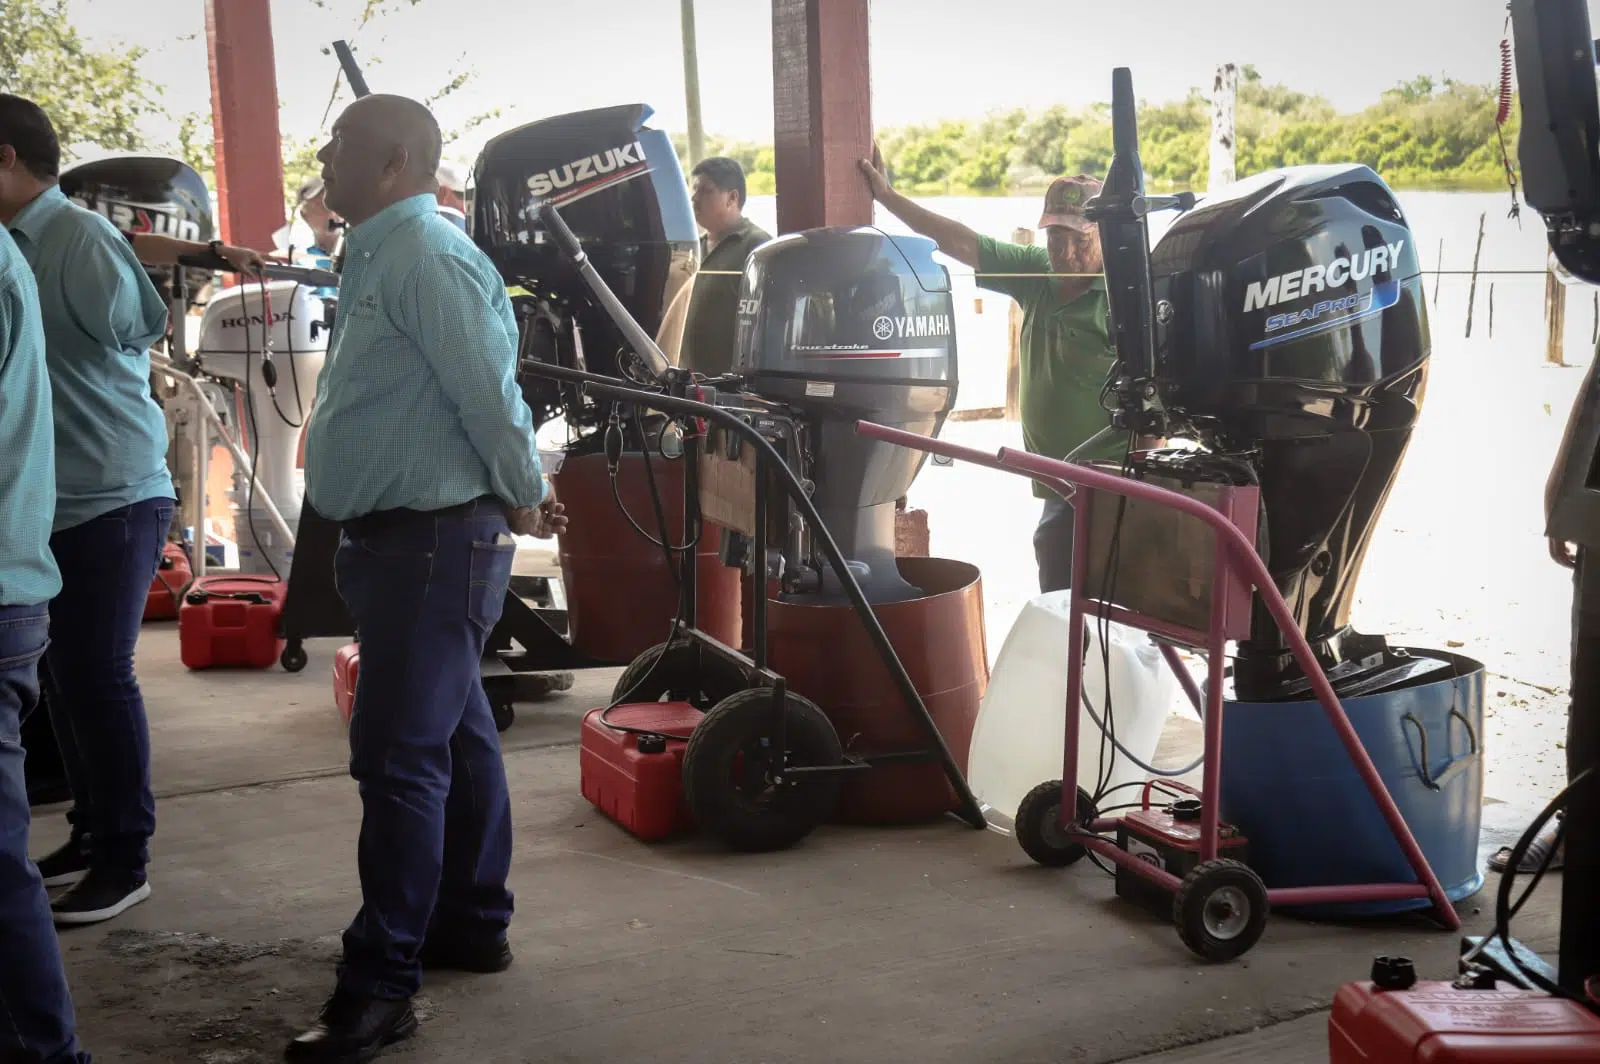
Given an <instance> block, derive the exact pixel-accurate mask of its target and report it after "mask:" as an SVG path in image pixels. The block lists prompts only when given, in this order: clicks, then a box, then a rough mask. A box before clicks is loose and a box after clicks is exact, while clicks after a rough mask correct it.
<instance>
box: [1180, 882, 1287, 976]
mask: <svg viewBox="0 0 1600 1064" xmlns="http://www.w3.org/2000/svg"><path fill="white" fill-rule="evenodd" d="M1269 908H1270V906H1269V905H1268V903H1267V887H1266V884H1264V883H1262V882H1261V877H1260V876H1258V875H1256V873H1255V871H1254V870H1252V869H1251V868H1250V867H1249V866H1248V865H1244V864H1241V863H1240V862H1238V861H1229V860H1217V861H1207V862H1206V863H1204V864H1202V865H1199V866H1197V867H1196V868H1195V869H1194V870H1193V871H1191V872H1190V873H1189V874H1188V875H1187V876H1185V877H1184V879H1183V885H1182V886H1180V887H1179V888H1178V893H1177V894H1176V895H1175V896H1174V897H1173V899H1172V920H1173V923H1175V924H1177V925H1178V937H1179V938H1181V939H1183V944H1184V945H1185V946H1188V947H1189V949H1190V950H1192V951H1193V952H1194V953H1195V955H1196V956H1198V957H1200V958H1201V959H1203V960H1207V961H1211V962H1213V963H1220V962H1222V961H1231V960H1234V959H1236V958H1238V957H1242V956H1244V955H1245V954H1246V953H1248V952H1250V949H1251V947H1252V946H1254V945H1255V944H1256V943H1257V942H1259V941H1260V940H1261V933H1262V932H1263V931H1265V930H1266V927H1267V911H1268V909H1269Z"/></svg>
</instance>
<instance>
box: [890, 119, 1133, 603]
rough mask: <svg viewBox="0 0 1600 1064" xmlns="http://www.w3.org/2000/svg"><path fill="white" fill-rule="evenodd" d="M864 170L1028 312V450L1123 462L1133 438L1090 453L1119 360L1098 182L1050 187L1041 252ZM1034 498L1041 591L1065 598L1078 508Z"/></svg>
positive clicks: (981, 277) (926, 230) (982, 278)
mask: <svg viewBox="0 0 1600 1064" xmlns="http://www.w3.org/2000/svg"><path fill="white" fill-rule="evenodd" d="M861 172H862V173H863V174H864V175H865V176H866V179H867V184H868V185H869V186H870V187H871V188H872V195H873V198H875V199H876V200H877V201H878V202H879V203H882V204H883V205H884V207H885V208H887V209H888V210H889V212H890V213H891V214H893V215H894V216H895V217H896V218H899V219H900V220H901V221H902V222H904V223H905V224H906V225H908V226H910V227H911V228H912V229H913V230H915V231H916V232H918V233H921V234H922V235H923V236H926V237H928V238H930V239H932V240H933V241H935V242H936V243H937V244H938V245H939V250H940V251H942V252H944V253H945V254H946V255H948V256H950V257H951V258H953V259H955V260H956V261H957V262H960V263H962V264H964V265H967V266H970V267H972V268H973V269H974V270H976V271H977V275H978V277H977V280H978V287H980V288H986V289H988V290H989V291H991V292H1000V293H1003V294H1004V295H1008V296H1010V297H1011V298H1012V299H1015V300H1016V301H1017V303H1018V304H1020V305H1021V307H1022V365H1021V371H1022V373H1021V385H1022V387H1021V392H1022V395H1021V401H1022V440H1023V444H1024V446H1026V447H1027V449H1028V450H1029V451H1032V452H1033V453H1034V454H1041V455H1044V456H1046V457H1048V458H1066V457H1068V456H1069V455H1074V457H1076V458H1121V457H1122V455H1123V453H1125V452H1126V450H1127V439H1126V437H1122V438H1120V439H1119V438H1117V437H1116V436H1114V435H1113V434H1110V433H1107V435H1106V438H1105V439H1104V440H1103V441H1100V442H1097V443H1096V444H1095V445H1094V446H1093V447H1090V448H1084V445H1085V444H1086V443H1088V442H1089V441H1090V440H1091V439H1093V438H1094V437H1095V435H1096V434H1097V433H1100V432H1101V430H1103V429H1105V428H1107V426H1108V425H1109V424H1110V415H1109V414H1107V412H1106V411H1105V410H1104V409H1103V408H1102V407H1101V405H1100V390H1101V388H1102V387H1103V386H1104V384H1105V381H1106V375H1107V374H1108V373H1109V372H1110V370H1111V364H1112V362H1113V360H1114V358H1115V355H1114V354H1113V350H1112V346H1111V339H1110V336H1109V335H1108V333H1107V329H1106V286H1105V280H1104V278H1102V277H1100V276H1099V274H1100V272H1101V270H1102V269H1103V268H1104V264H1103V261H1102V259H1101V257H1100V234H1099V230H1098V229H1097V228H1096V227H1095V225H1094V223H1092V222H1090V221H1089V219H1088V218H1086V217H1085V216H1084V213H1083V208H1084V204H1085V203H1086V202H1087V201H1088V200H1089V199H1090V198H1092V197H1093V196H1096V195H1098V194H1099V192H1100V182H1099V181H1098V180H1096V179H1095V178H1093V177H1089V176H1088V175H1086V174H1080V175H1078V176H1077V177H1062V178H1057V179H1056V180H1055V181H1053V182H1052V183H1051V185H1050V188H1049V190H1048V191H1047V192H1046V193H1045V197H1044V214H1043V216H1042V217H1041V218H1040V219H1039V228H1041V229H1043V230H1044V231H1045V236H1046V245H1045V247H1042V248H1041V247H1033V246H1027V245H1022V244H1008V243H1005V242H1004V241H1000V240H996V239H994V238H993V237H988V236H980V235H978V234H977V233H976V232H974V231H973V230H971V229H969V228H968V227H967V226H965V225H963V224H961V223H960V222H958V221H956V220H955V219H953V218H946V217H944V216H943V215H939V214H935V213H934V212H933V211H930V210H928V209H927V208H926V207H921V206H918V205H917V204H915V203H913V202H912V201H911V200H909V199H907V198H906V197H905V196H903V195H901V194H900V193H898V192H896V191H895V190H894V189H893V188H892V187H891V186H890V184H889V180H888V178H887V177H886V176H885V170H884V165H883V157H882V155H881V154H880V153H879V152H878V151H877V150H876V149H874V150H873V158H872V160H871V161H870V162H869V161H867V160H865V159H863V160H862V161H861ZM1080 449H1081V451H1080ZM1075 452H1080V453H1076V454H1075ZM1034 494H1035V495H1036V496H1038V497H1039V498H1042V499H1044V512H1043V514H1042V515H1041V516H1040V519H1039V527H1038V528H1037V529H1036V530H1035V531H1034V534H1033V549H1034V554H1035V556H1036V558H1037V561H1038V563H1039V590H1040V591H1060V590H1063V589H1065V588H1066V587H1068V586H1069V585H1070V584H1071V583H1072V508H1071V507H1070V506H1068V505H1067V504H1066V502H1065V501H1064V500H1062V499H1061V497H1060V496H1058V495H1056V493H1055V492H1053V491H1050V490H1049V489H1048V488H1044V487H1041V486H1038V485H1035V487H1034Z"/></svg>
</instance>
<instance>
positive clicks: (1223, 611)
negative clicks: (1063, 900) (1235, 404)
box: [856, 421, 1461, 931]
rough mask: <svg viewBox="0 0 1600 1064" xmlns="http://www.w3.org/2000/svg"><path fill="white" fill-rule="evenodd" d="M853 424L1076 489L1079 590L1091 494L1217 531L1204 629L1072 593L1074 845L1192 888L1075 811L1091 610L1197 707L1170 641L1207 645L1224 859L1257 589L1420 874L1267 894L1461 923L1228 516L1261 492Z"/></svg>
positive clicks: (1205, 840) (1211, 848)
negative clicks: (1239, 651)
mask: <svg viewBox="0 0 1600 1064" xmlns="http://www.w3.org/2000/svg"><path fill="white" fill-rule="evenodd" d="M856 431H857V432H858V433H859V434H861V435H863V436H866V437H868V438H870V439H875V440H882V441H885V442H888V443H896V444H899V445H901V446H903V447H908V448H911V449H912V450H919V451H926V452H928V453H930V454H937V455H942V456H945V457H949V458H958V459H961V460H962V461H966V462H971V463H973V464H975V465H980V466H985V467H987V468H990V469H998V470H1001V471H1003V472H1007V473H1012V474H1015V475H1018V476H1025V477H1028V478H1030V479H1032V480H1034V481H1037V482H1039V483H1041V484H1044V485H1045V486H1047V487H1049V488H1051V489H1052V490H1054V491H1056V492H1057V493H1058V494H1060V495H1061V496H1062V497H1063V498H1071V497H1073V496H1076V498H1077V504H1076V505H1075V506H1074V507H1073V512H1074V530H1075V533H1076V536H1075V540H1074V544H1073V563H1072V572H1073V587H1074V588H1075V589H1076V588H1081V587H1083V580H1084V577H1085V574H1086V572H1087V569H1088V551H1087V549H1086V548H1087V544H1088V536H1089V514H1090V510H1091V507H1092V498H1093V495H1095V494H1100V495H1104V496H1106V497H1109V498H1113V499H1114V498H1116V497H1121V498H1124V499H1128V500H1136V501H1139V502H1142V503H1148V504H1152V505H1155V506H1160V507H1167V508H1170V509H1172V510H1177V511H1180V512H1181V513H1183V514H1187V515H1189V516H1190V517H1193V518H1195V519H1197V520H1199V521H1201V522H1204V523H1205V524H1206V525H1207V526H1209V527H1210V528H1211V529H1212V530H1213V531H1214V533H1215V544H1216V546H1215V561H1214V564H1215V574H1216V575H1215V579H1214V583H1213V586H1212V594H1211V617H1210V624H1209V627H1208V629H1206V630H1199V629H1193V628H1186V627H1182V626H1179V625H1174V624H1172V623H1169V622H1167V621H1163V620H1161V619H1160V618H1156V617H1151V616H1147V615H1144V614H1141V613H1138V612H1136V611H1134V610H1130V609H1127V608H1124V607H1123V606H1121V605H1119V604H1118V603H1116V602H1111V601H1100V600H1097V599H1094V598H1092V597H1090V596H1089V595H1088V594H1074V595H1073V596H1072V606H1071V634H1070V637H1069V641H1068V648H1067V653H1068V655H1069V662H1068V672H1067V696H1066V699H1067V703H1066V704H1067V713H1066V731H1065V736H1064V750H1063V755H1064V757H1063V769H1062V777H1063V784H1062V795H1063V798H1062V801H1061V803H1060V810H1061V812H1060V827H1061V829H1062V831H1063V832H1065V833H1066V834H1068V835H1070V836H1071V837H1072V838H1073V841H1074V842H1075V843H1077V844H1081V845H1082V846H1083V847H1085V848H1087V849H1088V850H1090V851H1092V852H1094V853H1097V854H1100V855H1101V856H1103V857H1105V858H1107V859H1108V860H1111V861H1113V862H1115V863H1116V865H1117V866H1118V867H1119V868H1125V869H1127V870H1128V871H1129V872H1131V873H1134V874H1137V875H1139V876H1142V877H1144V878H1145V879H1147V880H1149V881H1150V882H1152V883H1154V884H1156V885H1158V886H1160V887H1162V888H1164V889H1166V890H1168V891H1173V892H1178V891H1179V890H1180V889H1181V888H1182V887H1183V885H1184V881H1183V880H1180V879H1179V878H1178V877H1176V876H1174V875H1172V874H1170V873H1168V872H1167V871H1166V870H1165V869H1163V868H1160V867H1157V866H1155V865H1152V864H1150V863H1148V862H1146V861H1143V860H1140V859H1139V858H1137V857H1135V856H1133V855H1132V854H1130V853H1128V851H1127V850H1125V849H1123V848H1122V847H1121V846H1119V845H1118V844H1117V843H1115V842H1114V841H1111V840H1109V839H1105V838H1102V837H1100V835H1101V833H1104V832H1110V831H1115V830H1116V828H1117V827H1118V825H1119V823H1120V822H1121V818H1120V817H1097V818H1096V819H1094V820H1093V821H1092V822H1090V823H1087V824H1084V823H1078V822H1076V821H1077V817H1076V815H1075V814H1074V811H1073V810H1072V809H1071V808H1069V807H1070V806H1071V805H1072V801H1071V797H1072V796H1076V795H1077V793H1078V744H1079V732H1080V730H1081V726H1082V714H1081V712H1077V711H1076V709H1077V707H1078V705H1079V703H1080V701H1081V699H1082V692H1083V657H1084V619H1085V617H1086V616H1091V615H1092V616H1095V617H1104V618H1107V619H1109V620H1113V621H1116V622H1118V623H1119V624H1123V625H1127V626H1129V627H1132V628H1137V629H1140V630H1143V631H1146V632H1149V633H1151V634H1153V635H1156V636H1158V637H1160V639H1161V640H1163V641H1164V642H1163V645H1162V648H1161V649H1162V654H1163V656H1164V658H1165V659H1166V661H1167V664H1168V665H1169V666H1170V667H1171V668H1172V669H1173V671H1174V672H1176V673H1177V676H1178V679H1179V681H1180V682H1181V683H1182V685H1183V688H1184V691H1185V692H1186V693H1187V694H1188V696H1189V698H1190V700H1191V701H1193V702H1194V704H1195V707H1196V709H1199V708H1200V706H1201V692H1200V691H1199V689H1198V688H1197V686H1196V684H1195V682H1194V679H1193V677H1192V676H1190V675H1189V672H1188V670H1187V669H1186V668H1184V667H1183V664H1182V662H1181V661H1180V660H1179V659H1178V655H1177V652H1176V651H1175V650H1174V649H1173V645H1174V644H1175V645H1180V646H1186V647H1190V648H1193V649H1195V650H1197V651H1200V652H1202V653H1203V654H1204V656H1205V658H1206V662H1207V670H1208V687H1207V690H1206V692H1205V698H1204V702H1205V709H1204V713H1203V716H1204V720H1205V762H1204V769H1203V773H1204V775H1203V780H1204V782H1203V784H1202V787H1201V802H1202V808H1201V828H1200V860H1201V862H1202V864H1205V863H1207V862H1212V861H1215V860H1216V859H1217V857H1218V851H1219V838H1218V827H1219V824H1220V806H1221V801H1220V797H1219V795H1220V793H1221V792H1220V787H1221V780H1222V701H1223V699H1222V689H1223V669H1224V664H1225V654H1226V646H1227V642H1228V639H1229V638H1230V632H1237V631H1238V630H1239V626H1240V624H1241V622H1242V624H1243V625H1244V630H1245V631H1248V624H1249V613H1250V605H1251V594H1250V593H1251V591H1252V590H1253V591H1254V592H1256V593H1258V594H1260V596H1261V600H1262V602H1263V603H1264V604H1265V605H1266V607H1267V610H1268V612H1270V613H1271V615H1272V618H1273V620H1274V621H1276V622H1277V625H1278V627H1279V629H1280V630H1281V631H1282V632H1283V634H1284V637H1285V638H1286V639H1287V640H1288V643H1289V647H1290V650H1291V651H1292V652H1293V654H1294V657H1295V661H1296V662H1297V663H1298V664H1299V666H1300V668H1301V669H1302V670H1304V672H1305V675H1306V677H1307V678H1308V679H1309V680H1310V682H1311V689H1312V691H1313V693H1314V694H1315V695H1316V698H1317V701H1319V702H1320V703H1322V707H1323V709H1324V710H1325V711H1326V712H1327V716H1328V722H1329V723H1330V724H1332V725H1333V728H1334V731H1335V732H1336V733H1337V734H1338V736H1339V740H1340V742H1341V743H1343V744H1344V748H1345V751H1346V752H1347V753H1348V754H1349V756H1350V760H1351V762H1352V763H1354V765H1355V767H1356V770H1357V772H1359V773H1360V775H1361V778H1362V780H1363V781H1364V782H1365V783H1366V786H1367V790H1368V791H1369V792H1370V793H1371V795H1372V798H1373V801H1375V802H1376V803H1377V804H1378V808H1379V810H1380V811H1381V812H1382V814H1383V817H1384V820H1385V821H1386V822H1387V823H1388V825H1389V829H1390V830H1391V831H1392V832H1393V833H1394V838H1395V841H1396V842H1398V843H1399V844H1400V848H1401V849H1402V850H1403V851H1404V853H1405V856H1406V860H1407V862H1408V863H1409V864H1410V866H1411V868H1412V870H1413V871H1414V872H1415V873H1416V877H1417V881H1416V882H1415V883H1362V884H1348V885H1341V886H1318V887H1289V888H1278V889H1269V890H1267V891H1266V892H1265V893H1266V900H1267V902H1268V904H1269V905H1271V906H1297V905H1313V904H1329V903H1341V902H1375V901H1400V900H1410V899H1414V898H1428V899H1429V900H1430V901H1431V902H1432V903H1433V909H1432V912H1433V914H1434V916H1435V918H1436V919H1437V920H1438V921H1439V923H1441V924H1443V925H1444V927H1445V928H1447V929H1448V930H1451V931H1456V930H1459V928H1460V927H1461V920H1460V917H1459V916H1458V915H1457V914H1456V911H1455V907H1454V906H1453V905H1452V904H1451V902H1450V899H1449V898H1448V897H1447V896H1446V895H1445V892H1444V888H1443V887H1442V886H1441V885H1440V883H1439V879H1438V877H1437V876H1436V875H1435V874H1434V872H1433V869H1432V868H1431V867H1430V866H1429V864H1428V860H1427V858H1426V857H1425V856H1424V855H1423V853H1422V849H1421V847H1420V846H1419V845H1418V844H1417V840H1416V838H1415V837H1414V836H1413V835H1412V833H1411V829H1410V827H1409V826H1408V825H1407V824H1406V822H1405V819H1404V817H1402V816H1401V814H1400V811H1399V809H1398V807H1396V805H1395V802H1394V799H1393V797H1391V796H1390V794H1389V791H1388V788H1387V787H1385V785H1384V782H1383V779H1382V777H1381V776H1380V775H1379V773H1378V770H1377V768H1376V767H1375V766H1374V765H1373V763H1372V758H1371V757H1370V756H1368V754H1367V751H1366V748H1365V747H1364V746H1363V745H1362V743H1361V739H1360V737H1359V736H1358V735H1357V734H1356V731H1355V728H1354V727H1353V726H1352V725H1351V723H1350V720H1349V718H1348V717H1347V716H1346V715H1345V711H1344V707H1343V706H1342V705H1341V704H1340V702H1339V699H1338V696H1337V695H1336V694H1335V693H1334V690H1333V686H1332V684H1330V683H1329V681H1328V678H1327V676H1326V675H1325V674H1324V673H1323V671H1322V668H1321V667H1320V665H1319V664H1318V662H1317V659H1316V656H1315V655H1314V654H1313V653H1312V651H1311V647H1310V645H1309V644H1308V643H1307V642H1306V639H1305V636H1304V635H1303V634H1302V633H1301V632H1300V631H1299V628H1298V626H1297V625H1296V624H1295V623H1294V616H1293V614H1292V613H1291V612H1290V610H1289V607H1288V605H1287V604H1286V603H1285V602H1284V599H1283V596H1282V595H1281V594H1280V593H1279V591H1278V588H1277V586H1276V585H1275V584H1274V583H1273V581H1272V578H1271V575H1270V574H1269V573H1268V571H1267V568H1266V565H1265V564H1264V563H1263V562H1262V560H1261V558H1260V556H1259V555H1258V554H1257V553H1256V549H1255V546H1254V545H1253V544H1252V543H1251V541H1250V540H1249V539H1248V538H1246V536H1245V535H1244V533H1242V532H1241V531H1240V529H1239V527H1238V525H1237V524H1236V523H1235V522H1234V521H1233V520H1232V519H1231V517H1232V514H1233V513H1235V512H1238V511H1239V510H1240V507H1242V506H1250V507H1252V509H1251V510H1250V511H1249V512H1250V514H1251V516H1252V518H1253V516H1254V512H1255V511H1254V509H1253V507H1254V505H1255V502H1256V500H1257V498H1258V496H1257V492H1258V491H1259V489H1257V488H1253V487H1247V488H1235V489H1231V490H1230V491H1227V492H1224V495H1223V503H1222V509H1220V510H1219V509H1214V508H1213V507H1211V506H1208V505H1206V504H1205V503H1202V502H1200V501H1198V500H1197V499H1193V498H1190V497H1188V496H1186V495H1182V494H1180V493H1178V492H1175V491H1170V490H1167V489H1165V488H1161V487H1158V486H1156V485H1153V484H1146V483H1142V482H1140V481H1137V480H1132V479H1129V478H1127V477H1121V476H1116V475H1114V474H1111V473H1107V472H1103V471H1101V470H1097V469H1093V468H1090V467H1086V466H1082V465H1073V464H1070V463H1067V462H1061V461H1056V460H1054V459H1050V458H1043V457H1040V456H1039V455H1035V454H1029V453H1027V452H1024V451H1018V450H1014V449H1011V448H1001V449H1000V450H999V451H998V452H996V453H994V454H988V453H986V452H984V451H980V450H977V449H976V448H971V447H963V446H960V445H957V444H952V443H946V442H944V441H942V440H935V439H929V438H926V437H922V436H917V435H914V434H911V433H907V432H903V431H901V430H898V429H893V428H889V427H887V426H883V425H877V424H874V423H871V422H866V421H861V422H857V423H856ZM1241 605H1242V608H1241Z"/></svg>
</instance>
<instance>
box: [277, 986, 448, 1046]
mask: <svg viewBox="0 0 1600 1064" xmlns="http://www.w3.org/2000/svg"><path fill="white" fill-rule="evenodd" d="M416 1030H417V1016H416V1013H414V1012H412V1011H411V1002H410V1000H409V999H406V998H400V999H397V1000H390V999H387V998H363V997H356V996H355V995H353V994H349V993H346V992H345V991H344V990H343V989H339V990H335V991H334V992H333V996H332V997H330V998H329V999H328V1003H327V1004H326V1005H323V1006H322V1012H321V1014H319V1015H318V1017H317V1022H316V1024H315V1025H314V1026H312V1028H311V1029H310V1030H308V1031H306V1032H305V1033H304V1034H302V1035H300V1036H299V1037H297V1038H296V1039H295V1040H294V1041H292V1042H290V1043H289V1045H288V1047H287V1048H286V1049H285V1050H284V1053H283V1056H284V1059H285V1060H289V1061H318V1062H324V1064H362V1062H365V1061H368V1060H371V1059H372V1058H373V1057H375V1056H377V1055H378V1053H379V1052H381V1051H382V1050H383V1048H384V1047H385V1046H390V1045H393V1044H394V1043H396V1042H398V1041H400V1040H401V1039H403V1038H409V1037H411V1035H413V1034H415V1033H416Z"/></svg>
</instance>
